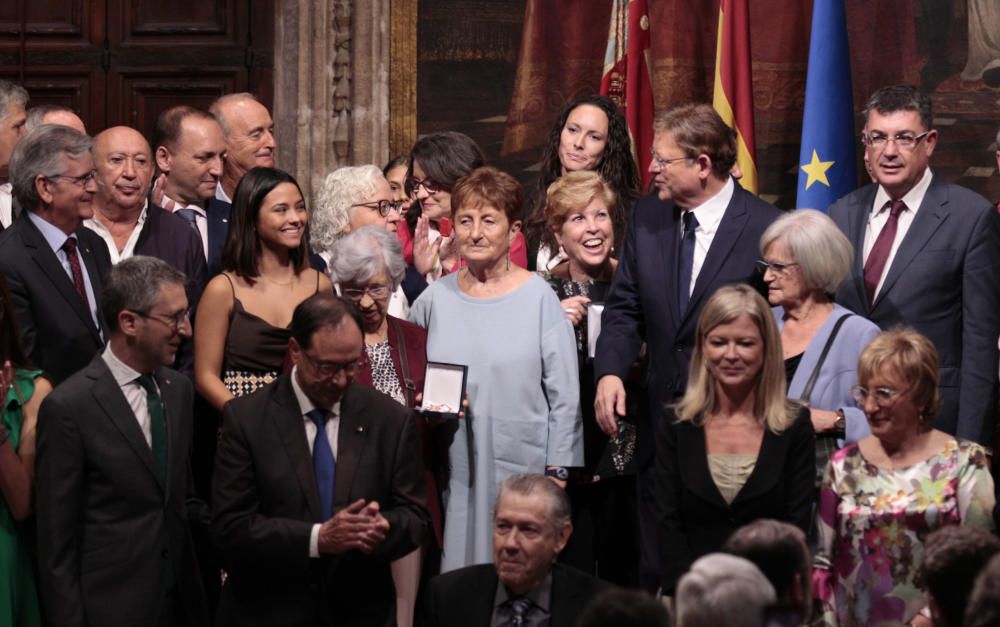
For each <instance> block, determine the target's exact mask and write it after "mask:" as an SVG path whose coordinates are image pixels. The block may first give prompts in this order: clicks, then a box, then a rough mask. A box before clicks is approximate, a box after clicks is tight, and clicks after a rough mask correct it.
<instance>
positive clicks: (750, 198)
mask: <svg viewBox="0 0 1000 627" xmlns="http://www.w3.org/2000/svg"><path fill="white" fill-rule="evenodd" d="M733 200H738V201H742V202H744V203H746V207H747V210H748V211H749V212H750V213H751V214H752V215H753V217H754V218H763V219H764V220H766V222H767V223H768V224H770V223H771V222H773V221H774V220H777V219H778V218H779V217H781V216H782V215H784V214H785V212H784V211H782V210H781V209H778V208H777V207H775V206H774V205H772V204H771V203H769V202H767V201H766V200H762V199H761V198H759V197H758V196H755V195H754V194H751V193H750V192H748V191H747V190H745V189H743V188H742V187H740V185H739V183H735V190H734V191H733Z"/></svg>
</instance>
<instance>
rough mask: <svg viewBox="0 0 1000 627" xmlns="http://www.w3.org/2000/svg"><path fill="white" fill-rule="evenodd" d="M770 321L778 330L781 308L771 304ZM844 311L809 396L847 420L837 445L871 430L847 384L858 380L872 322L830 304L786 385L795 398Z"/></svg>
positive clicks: (872, 336)
mask: <svg viewBox="0 0 1000 627" xmlns="http://www.w3.org/2000/svg"><path fill="white" fill-rule="evenodd" d="M771 312H772V313H773V314H774V320H775V322H777V323H778V330H779V331H781V329H782V327H784V326H785V321H784V319H783V318H784V315H785V310H784V309H783V308H781V307H772V308H771ZM844 314H851V317H850V318H848V319H847V320H845V321H844V324H843V325H842V326H841V327H840V331H839V332H838V333H837V338H836V339H835V340H834V342H833V346H831V347H830V352H829V353H827V355H826V360H825V361H824V362H823V368H822V369H821V370H820V372H819V377H817V378H816V384H815V385H814V386H813V390H812V394H811V395H810V399H809V406H810V407H815V408H816V409H826V410H829V411H837V410H838V409H840V410H843V412H844V418H845V421H846V422H847V429H846V433H845V437H844V440H843V441H838V444H839V445H840V446H843V445H845V444H847V443H849V442H856V441H858V440H860V439H861V438H863V437H865V436H866V435H868V434H869V433H871V429H870V428H869V427H868V419H867V418H866V417H865V413H864V412H863V411H861V409H860V408H859V407H858V404H857V402H855V400H854V399H853V398H851V386H852V385H855V384H856V383H857V382H858V357H860V356H861V351H863V350H864V349H865V347H866V346H868V343H869V342H871V341H872V340H873V339H875V336H876V335H878V334H879V333H880V332H881V329H879V328H878V327H877V326H876V325H875V324H874V323H872V322H870V321H868V320H867V319H865V318H862V317H861V316H859V315H857V314H853V313H851V312H850V311H848V310H847V309H845V308H843V307H841V306H840V305H837V304H836V303H834V305H833V313H831V314H830V316H829V317H828V318H827V319H826V321H825V322H824V323H823V326H822V327H820V329H819V331H817V332H816V337H814V338H813V339H812V342H810V343H809V346H808V348H806V352H805V354H804V355H803V356H802V361H800V362H799V367H798V368H797V369H796V370H795V376H794V377H792V382H791V384H790V385H789V386H788V398H793V399H797V398H799V397H800V395H801V394H802V392H803V390H804V389H805V387H806V382H807V381H809V377H810V376H812V372H813V370H815V369H816V362H817V361H819V355H820V353H821V352H823V347H824V346H826V341H827V339H828V338H829V337H830V333H831V332H832V331H833V325H834V324H836V322H837V320H839V319H840V317H841V316H843V315H844Z"/></svg>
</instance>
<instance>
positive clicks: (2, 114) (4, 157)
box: [0, 79, 28, 230]
mask: <svg viewBox="0 0 1000 627" xmlns="http://www.w3.org/2000/svg"><path fill="white" fill-rule="evenodd" d="M27 104H28V92H27V91H25V89H24V88H23V87H21V86H20V85H15V84H14V83H11V82H10V81H5V80H2V79H0V230H3V229H5V228H7V227H9V226H10V223H11V222H12V221H13V220H14V207H13V197H12V193H11V184H10V180H9V179H10V171H9V166H10V155H11V153H12V152H13V151H14V144H16V143H17V140H19V139H21V136H22V135H24V132H25V130H24V124H25V121H26V117H27V116H26V115H25V112H24V107H25V105H27Z"/></svg>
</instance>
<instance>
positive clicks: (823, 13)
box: [795, 0, 858, 211]
mask: <svg viewBox="0 0 1000 627" xmlns="http://www.w3.org/2000/svg"><path fill="white" fill-rule="evenodd" d="M855 137H856V136H855V134H854V104H853V101H852V98H851V58H850V49H849V48H848V46H847V20H846V19H845V17H844V0H815V2H814V4H813V15H812V34H811V36H810V38H809V70H808V72H807V74H806V106H805V114H804V115H803V118H802V147H801V149H800V150H801V152H800V154H799V186H798V196H797V198H796V201H795V206H796V207H798V208H799V209H819V210H820V211H826V210H827V208H828V207H829V206H830V205H831V204H833V202H834V201H835V200H837V199H838V198H840V197H841V196H843V195H845V194H847V193H849V192H851V191H853V190H854V188H855V187H856V186H857V180H858V178H857V177H858V174H857V169H856V166H855V158H854V154H855V153H854V142H855Z"/></svg>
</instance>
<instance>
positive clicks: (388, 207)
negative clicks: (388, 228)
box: [351, 200, 404, 218]
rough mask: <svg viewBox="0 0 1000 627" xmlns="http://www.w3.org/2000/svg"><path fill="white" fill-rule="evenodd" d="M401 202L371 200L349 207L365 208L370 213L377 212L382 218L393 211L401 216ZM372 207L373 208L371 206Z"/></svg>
mask: <svg viewBox="0 0 1000 627" xmlns="http://www.w3.org/2000/svg"><path fill="white" fill-rule="evenodd" d="M403 204H404V203H403V201H402V200H373V201H372V202H359V203H354V204H353V205H351V206H352V207H365V208H367V209H371V210H372V211H376V212H378V214H379V215H380V216H382V217H383V218H384V217H386V216H388V215H389V212H390V211H392V210H395V211H396V213H398V214H400V215H402V213H403ZM373 205H374V206H373Z"/></svg>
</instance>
